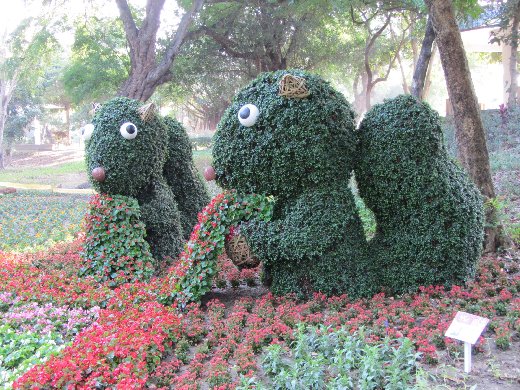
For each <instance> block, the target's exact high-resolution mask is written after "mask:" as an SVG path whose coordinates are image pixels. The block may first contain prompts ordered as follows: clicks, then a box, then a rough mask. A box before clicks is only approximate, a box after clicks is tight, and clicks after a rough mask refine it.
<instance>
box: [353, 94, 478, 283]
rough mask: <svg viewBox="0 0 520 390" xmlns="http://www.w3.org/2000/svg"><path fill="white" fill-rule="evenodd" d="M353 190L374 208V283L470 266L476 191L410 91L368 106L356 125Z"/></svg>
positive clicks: (463, 273) (438, 277) (438, 279)
mask: <svg viewBox="0 0 520 390" xmlns="http://www.w3.org/2000/svg"><path fill="white" fill-rule="evenodd" d="M358 155H359V156H360V160H359V164H358V166H357V168H356V170H355V172H356V178H357V181H358V185H359V191H360V195H361V196H362V197H363V199H364V201H365V203H366V204H367V206H368V207H369V208H370V209H371V210H372V211H373V212H374V214H375V217H376V222H377V231H376V235H375V237H374V238H373V239H372V240H371V241H370V242H369V254H370V258H371V262H370V264H371V266H370V267H369V268H368V269H367V273H369V274H371V275H373V277H374V285H377V286H378V288H383V289H385V290H387V291H389V292H391V293H396V292H404V291H408V290H412V289H415V288H417V287H418V286H420V285H435V284H444V285H447V286H449V285H451V284H453V283H455V284H457V283H458V284H460V283H461V282H464V281H465V280H467V279H468V278H469V277H471V276H473V275H474V273H475V268H476V263H477V260H478V258H479V256H480V253H481V248H482V239H483V205H482V200H481V195H480V193H479V191H478V190H477V188H476V187H475V186H474V185H473V183H471V182H470V180H469V179H468V178H467V176H466V175H465V173H464V172H463V171H462V170H461V169H460V168H459V167H458V166H456V165H455V163H454V162H453V161H451V160H450V158H449V157H448V154H447V152H446V149H445V147H444V144H443V136H442V130H441V126H440V122H439V116H438V114H437V113H436V112H434V111H433V110H432V109H430V107H429V106H428V105H427V104H425V103H421V102H419V101H417V100H416V99H415V98H413V97H412V96H399V97H397V98H395V99H391V100H387V101H385V103H383V104H379V105H375V106H374V107H373V108H372V109H371V110H370V111H369V112H368V113H367V114H366V116H365V118H364V119H363V121H362V123H361V125H360V146H359V152H358Z"/></svg>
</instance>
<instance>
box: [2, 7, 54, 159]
mask: <svg viewBox="0 0 520 390" xmlns="http://www.w3.org/2000/svg"><path fill="white" fill-rule="evenodd" d="M54 27H55V26H54V25H53V21H49V20H48V19H47V18H45V17H43V16H41V17H39V18H28V19H25V20H23V21H22V22H21V23H20V24H19V26H18V27H17V28H16V29H15V31H13V32H12V33H11V34H10V35H9V37H7V38H6V37H2V40H1V41H0V169H2V168H3V167H4V161H3V151H4V147H5V145H4V129H5V122H6V120H7V115H8V106H9V103H10V101H11V99H12V97H13V94H14V92H15V90H16V88H17V86H18V84H19V83H20V82H21V81H22V82H23V83H25V85H26V86H29V85H35V84H36V83H37V81H38V80H39V79H40V78H41V77H42V75H43V74H44V72H45V69H46V67H47V65H48V64H49V62H50V60H51V59H52V56H53V53H55V52H56V51H57V49H58V47H59V45H58V43H57V41H56V39H55V38H54V34H53V29H54Z"/></svg>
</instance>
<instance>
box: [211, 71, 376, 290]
mask: <svg viewBox="0 0 520 390" xmlns="http://www.w3.org/2000/svg"><path fill="white" fill-rule="evenodd" d="M356 146H357V135H356V131H355V124H354V113H353V111H352V109H351V107H350V105H349V104H348V102H347V101H346V100H345V98H344V97H343V95H341V94H340V93H339V92H337V91H335V90H334V89H333V88H332V87H331V86H330V85H329V84H328V83H327V82H325V81H324V80H322V79H321V78H320V77H318V76H314V75H310V74H307V73H304V72H301V71H291V72H286V71H278V72H274V73H265V74H262V75H260V76H259V77H258V78H257V79H256V80H255V81H253V82H252V83H251V84H249V85H248V86H247V87H245V88H244V89H243V90H242V91H241V92H239V93H238V94H237V95H236V96H235V98H234V100H233V103H232V105H231V106H230V107H229V108H228V110H227V111H226V113H225V114H224V116H223V118H222V120H221V121H220V123H219V126H218V130H217V132H216V134H215V145H214V149H213V164H214V169H215V174H216V180H217V183H219V184H220V185H221V186H222V187H224V188H228V189H230V188H234V189H236V190H237V191H238V192H239V193H261V194H266V195H273V196H274V197H275V198H276V203H275V208H274V214H273V217H272V219H271V221H269V222H265V221H256V222H249V223H247V224H246V225H245V226H242V229H241V230H242V233H243V234H244V235H245V236H246V239H247V241H248V243H249V244H250V245H251V247H252V250H253V252H254V253H255V254H256V255H257V256H258V257H259V258H260V259H262V261H263V262H264V269H265V271H266V275H268V276H269V277H268V278H267V279H271V289H272V290H273V291H274V292H275V293H278V294H284V293H290V292H294V293H297V294H298V295H300V296H304V295H308V294H310V293H311V292H312V291H323V292H325V293H327V294H335V293H340V292H345V291H348V292H354V291H357V290H359V289H360V288H361V287H360V286H362V285H363V281H362V279H363V277H362V275H363V273H362V272H361V271H362V269H363V262H364V259H365V256H366V254H365V248H366V241H365V237H364V233H363V228H362V225H361V221H360V218H359V216H358V212H357V210H356V206H355V203H354V198H353V195H352V193H351V190H350V189H349V187H348V181H349V179H350V176H351V172H352V169H353V168H354V156H355V154H356Z"/></svg>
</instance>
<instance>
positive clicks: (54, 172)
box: [0, 161, 86, 185]
mask: <svg viewBox="0 0 520 390" xmlns="http://www.w3.org/2000/svg"><path fill="white" fill-rule="evenodd" d="M85 172H86V167H85V162H84V161H72V162H67V163H63V164H59V165H55V166H51V167H24V168H6V169H5V170H3V171H0V182H1V181H5V182H15V183H24V184H25V183H27V184H50V185H57V184H59V183H60V181H61V177H60V176H62V175H70V174H84V173H85Z"/></svg>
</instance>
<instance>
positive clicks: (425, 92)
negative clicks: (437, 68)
mask: <svg viewBox="0 0 520 390" xmlns="http://www.w3.org/2000/svg"><path fill="white" fill-rule="evenodd" d="M436 53H437V45H436V44H435V41H434V42H433V47H432V55H431V56H430V65H429V66H428V71H427V72H426V79H424V89H423V91H422V95H421V100H426V99H427V98H428V96H429V95H430V87H431V86H432V80H431V78H432V69H433V61H435V54H436Z"/></svg>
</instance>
